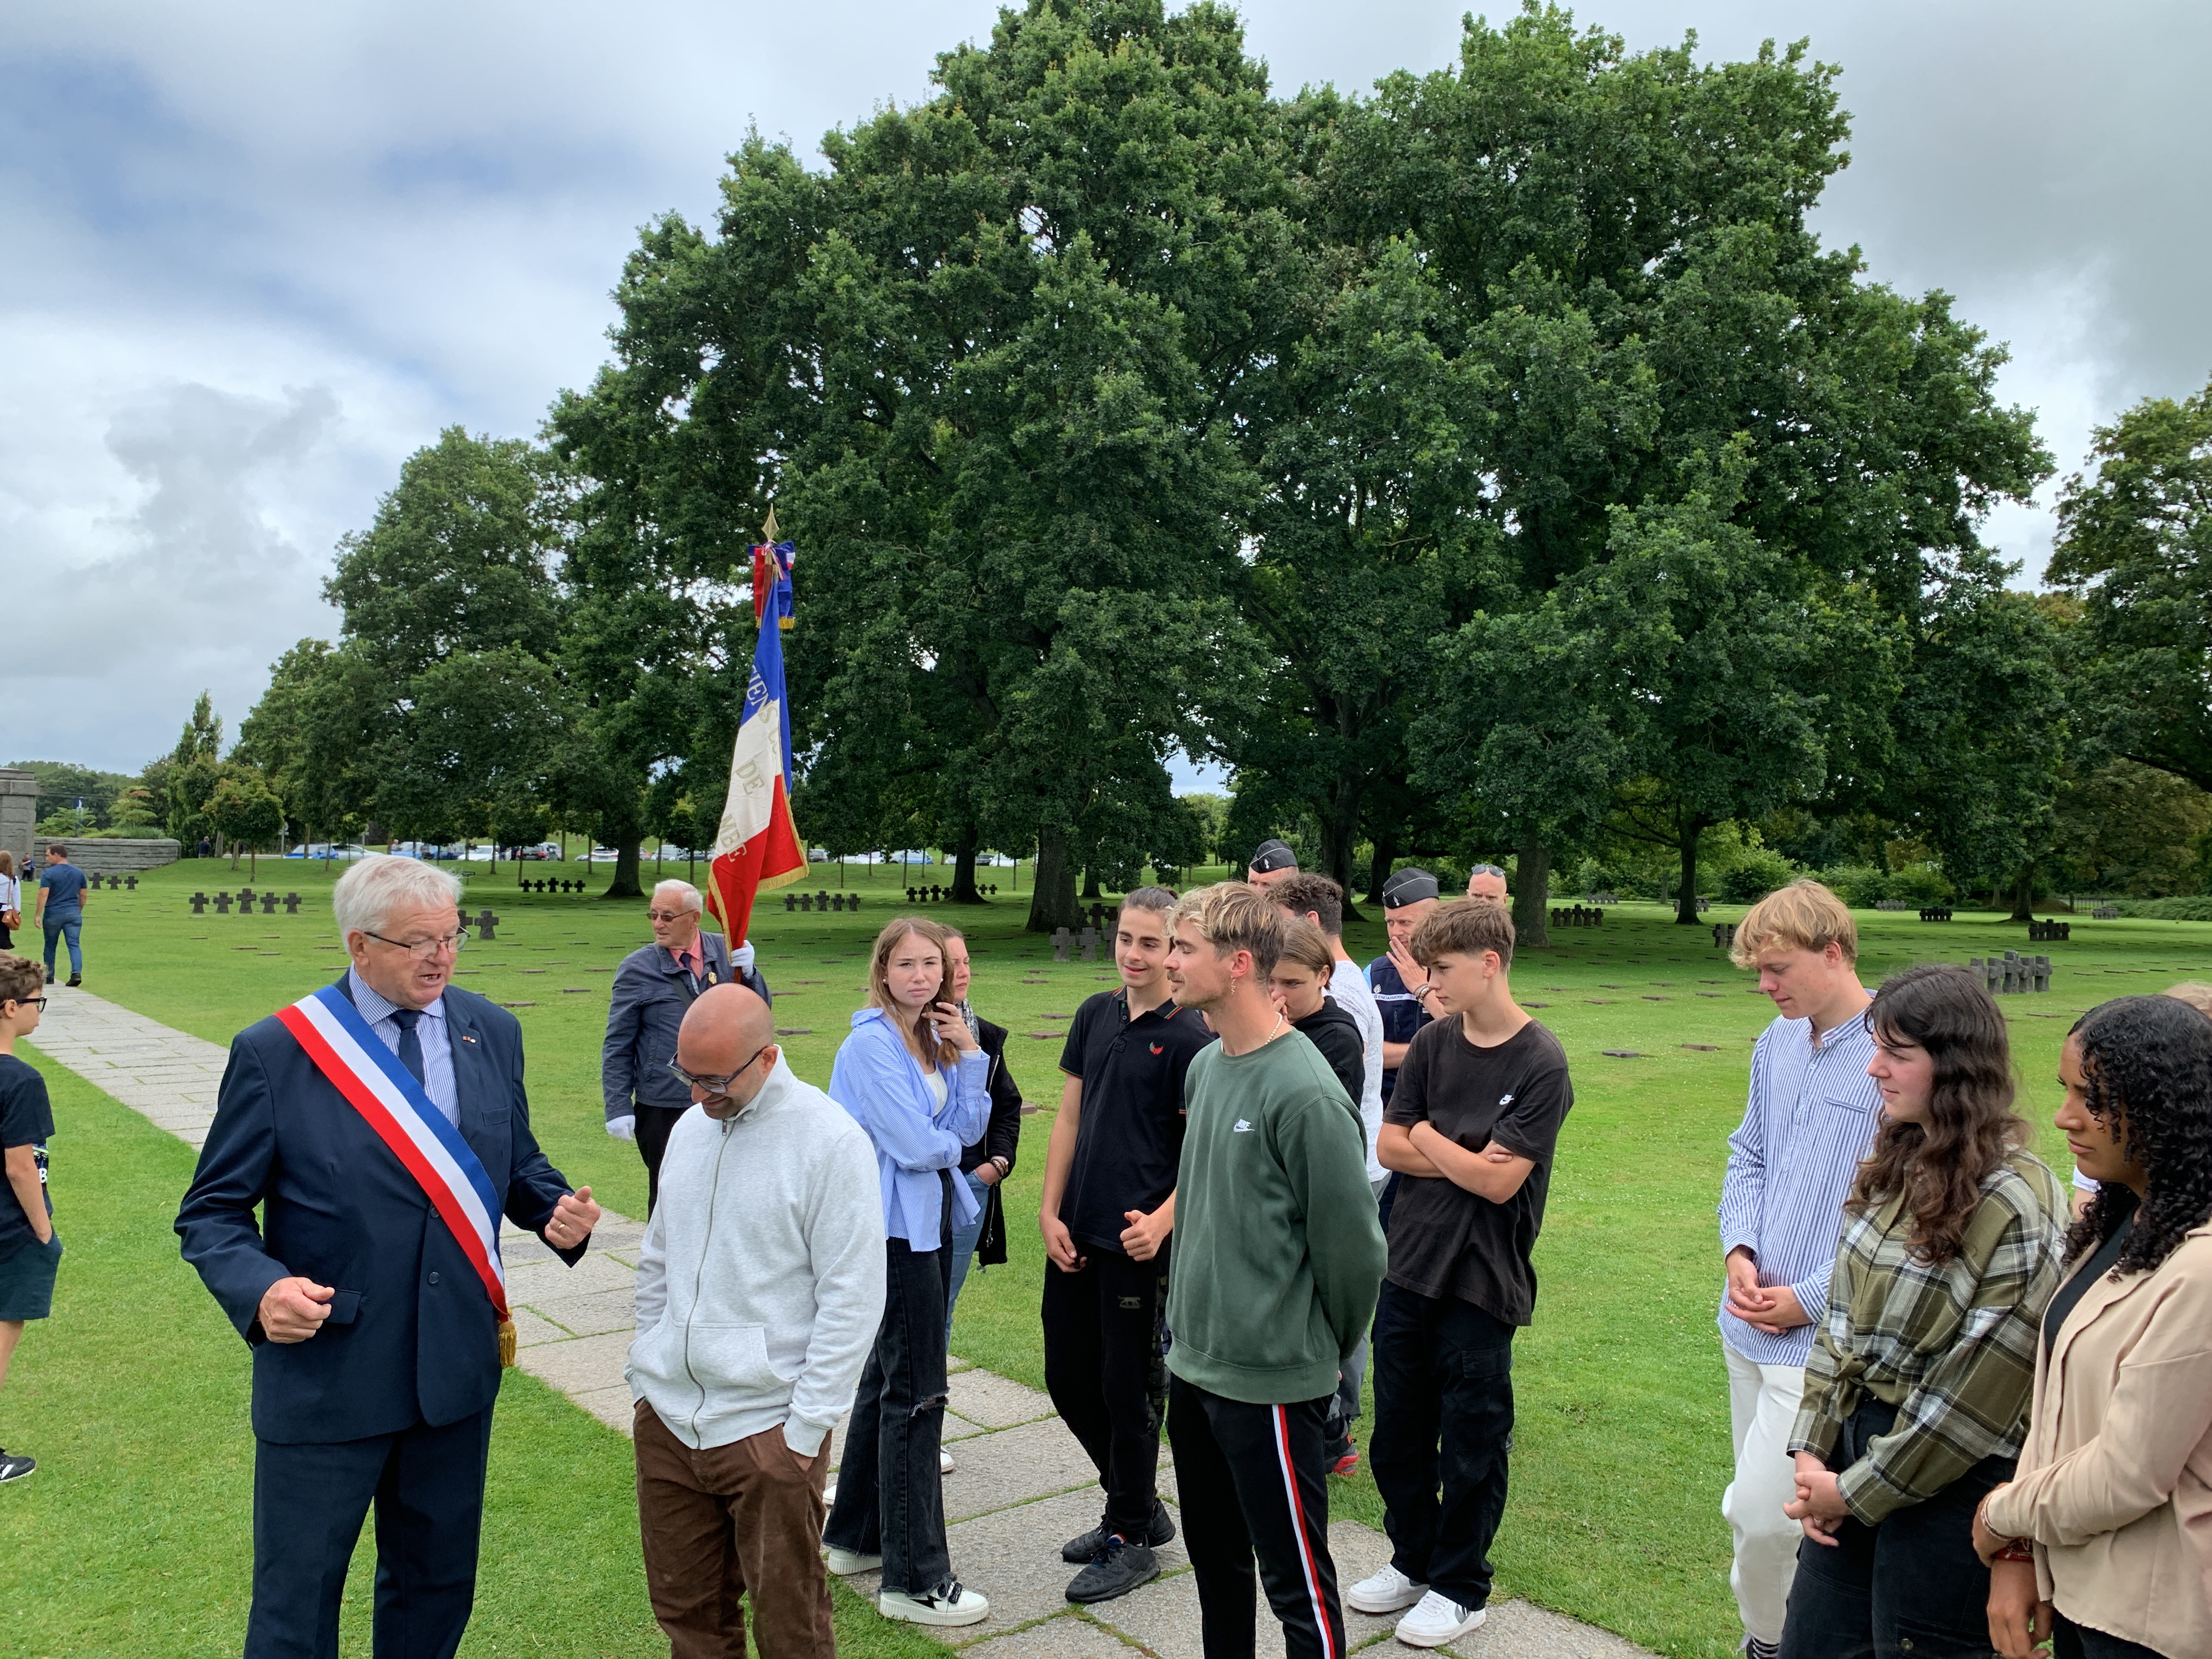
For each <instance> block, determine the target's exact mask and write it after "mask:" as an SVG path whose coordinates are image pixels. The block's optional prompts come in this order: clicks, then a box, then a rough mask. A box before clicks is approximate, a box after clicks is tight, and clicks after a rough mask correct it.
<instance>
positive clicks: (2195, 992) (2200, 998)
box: [2166, 979, 2212, 1014]
mask: <svg viewBox="0 0 2212 1659" xmlns="http://www.w3.org/2000/svg"><path fill="white" fill-rule="evenodd" d="M2166 995H2168V996H2170V997H2172V999H2173V1000H2175V1001H2176V1002H2185V1003H2187V1004H2188V1005H2189V1006H2191V1007H2192V1008H2194V1009H2195V1010H2196V1011H2197V1012H2198V1013H2200V1014H2212V985H2207V984H2206V983H2205V982H2204V981H2203V980H2201V979H2185V980H2184V981H2181V983H2180V984H2179V985H2169V986H2167V987H2166Z"/></svg>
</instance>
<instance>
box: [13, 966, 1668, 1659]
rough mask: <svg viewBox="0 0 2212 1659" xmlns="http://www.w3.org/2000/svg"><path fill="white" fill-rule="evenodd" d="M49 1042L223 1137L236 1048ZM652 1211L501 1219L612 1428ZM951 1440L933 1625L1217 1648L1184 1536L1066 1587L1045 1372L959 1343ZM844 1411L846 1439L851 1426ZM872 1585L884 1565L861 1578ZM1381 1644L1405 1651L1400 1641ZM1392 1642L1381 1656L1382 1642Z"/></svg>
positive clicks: (1507, 1642)
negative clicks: (1097, 1595) (973, 1606)
mask: <svg viewBox="0 0 2212 1659" xmlns="http://www.w3.org/2000/svg"><path fill="white" fill-rule="evenodd" d="M48 995H49V998H50V1000H49V1001H48V1003H47V1005H46V1017H45V1018H44V1019H43V1020H42V1021H41V1023H40V1028H39V1030H38V1033H37V1035H36V1036H34V1037H33V1038H32V1041H33V1042H34V1043H35V1044H36V1045H37V1047H38V1048H39V1049H40V1051H41V1052H42V1053H44V1054H46V1055H48V1056H49V1057H51V1058H52V1059H53V1060H56V1061H58V1062H59V1063H60V1064H62V1065H64V1066H68V1067H69V1068H70V1070H71V1071H73V1072H75V1073H76V1074H77V1075H78V1076H80V1077H82V1078H83V1079H85V1080H86V1081H87V1082H88V1083H91V1084H93V1085H95V1086H97V1087H99V1088H100V1089H102V1090H105V1091H106V1092H107V1093H108V1094H110V1095H112V1096H113V1097H115V1098H116V1099H117V1100H119V1101H121V1102H122V1103H124V1104H125V1105H126V1106H128V1107H130V1108H131V1109H132V1110H134V1111H137V1112H138V1113H141V1114H143V1115H144V1116H145V1117H146V1118H147V1119H148V1120H149V1121H151V1122H153V1123H155V1124H156V1125H158V1126H159V1127H161V1128H164V1129H167V1130H168V1131H169V1132H170V1133H172V1134H173V1135H175V1136H176V1137H177V1138H178V1139H180V1140H183V1141H184V1142H185V1143H186V1144H187V1145H188V1146H193V1147H195V1148H197V1147H198V1146H200V1145H201V1144H202V1143H203V1142H204V1140H205V1139H207V1130H208V1125H209V1124H210V1122H211V1121H213V1119H214V1116H215V1097H216V1085H217V1084H218V1083H219V1082H220V1081H221V1079H222V1068H223V1062H224V1060H225V1059H226V1057H227V1055H228V1050H227V1049H225V1048H222V1047H221V1046H219V1045H218V1044H216V1043H212V1042H204V1041H203V1040H202V1039H200V1038H198V1037H195V1036H186V1035H185V1033H184V1032H182V1031H178V1030H173V1029H172V1028H170V1027H168V1026H166V1025H163V1024H160V1023H159V1022H158V1021H155V1020H152V1019H149V1018H146V1017H145V1016H144V1015H143V1014H135V1013H132V1012H131V1011H130V1010H129V1009H127V1008H124V1007H121V1006H118V1005H117V1004H115V1003H112V1002H109V1001H106V1000H104V999H102V998H100V997H96V996H94V995H92V994H89V993H88V992H86V991H83V990H76V991H71V990H70V989H68V988H67V987H64V986H60V985H55V986H52V987H48ZM644 1231H645V1230H644V1227H643V1226H642V1225H641V1224H640V1223H638V1222H636V1221H634V1220H632V1219H630V1218H629V1217H627V1216H621V1215H617V1214H614V1213H613V1212H607V1213H606V1214H605V1217H604V1218H603V1219H602V1220H601V1222H600V1224H599V1229H598V1231H596V1232H595V1233H594V1234H593V1235H592V1250H591V1253H590V1254H589V1255H586V1256H585V1257H584V1259H583V1260H582V1261H580V1262H579V1263H578V1264H577V1265H576V1266H575V1267H563V1266H562V1263H561V1262H560V1261H558V1260H557V1259H556V1257H555V1256H554V1255H553V1254H552V1252H551V1251H550V1250H548V1249H546V1248H545V1246H544V1244H543V1243H540V1242H539V1241H538V1239H537V1238H536V1237H533V1236H532V1235H530V1234H528V1233H523V1232H519V1231H516V1230H515V1229H514V1228H513V1226H512V1225H507V1226H506V1227H504V1228H503V1230H502V1232H501V1253H502V1254H503V1255H504V1256H505V1257H506V1261H507V1300H508V1303H509V1304H510V1305H511V1306H512V1307H513V1310H514V1317H515V1323H516V1326H517V1328H518V1335H519V1338H520V1363H521V1367H522V1369H523V1370H526V1371H528V1372H529V1373H530V1374H531V1375H532V1376H536V1377H538V1378H540V1379H542V1380H543V1381H544V1382H545V1383H550V1385H551V1386H553V1387H554V1388H556V1389H560V1390H561V1392H562V1393H563V1394H565V1395H568V1397H569V1398H570V1399H571V1400H574V1401H575V1402H576V1403H577V1404H578V1405H579V1406H581V1407H583V1408H584V1409H585V1410H586V1411H588V1412H590V1413H592V1415H593V1416H594V1417H597V1418H598V1419H599V1420H600V1421H602V1422H604V1423H605V1424H607V1425H610V1426H611V1427H613V1428H615V1429H618V1430H620V1431H622V1432H623V1433H624V1434H628V1433H629V1429H630V1396H629V1387H628V1385H627V1384H625V1383H623V1356H624V1354H625V1352H626V1351H627V1350H628V1348H629V1340H630V1336H631V1334H632V1331H633V1329H634V1323H633V1317H632V1295H633V1291H634V1286H635V1279H636V1273H637V1248H638V1244H639V1243H640V1241H641V1239H642V1237H643V1236H644ZM952 1364H953V1366H954V1368H955V1369H954V1374H953V1376H952V1377H951V1409H950V1411H949V1412H948V1413H946V1416H945V1449H947V1450H948V1451H950V1452H951V1454H952V1455H953V1458H954V1461H955V1462H956V1463H957V1468H956V1470H955V1471H954V1473H953V1474H949V1475H947V1476H946V1477H945V1518H946V1520H947V1521H948V1522H949V1523H950V1526H949V1528H948V1530H949V1536H950V1541H951V1551H952V1566H953V1571H956V1572H957V1573H958V1574H959V1575H960V1577H961V1578H962V1580H963V1582H965V1583H971V1584H973V1585H974V1586H975V1588H976V1589H979V1590H981V1591H982V1592H983V1594H984V1595H987V1596H988V1597H989V1598H990V1602H991V1616H990V1617H989V1618H988V1619H987V1620H984V1621H983V1622H982V1623H981V1624H980V1625H971V1626H966V1627H964V1628H963V1629H960V1630H951V1631H932V1632H928V1633H929V1634H932V1635H934V1636H938V1637H939V1638H941V1639H943V1640H944V1641H945V1644H947V1645H948V1646H951V1647H957V1648H960V1649H962V1650H963V1656H964V1655H972V1656H974V1659H1130V1653H1131V1650H1139V1651H1141V1652H1146V1653H1149V1654H1152V1655H1153V1656H1156V1659H1203V1654H1202V1650H1201V1646H1200V1640H1199V1619H1198V1587H1197V1584H1196V1583H1195V1582H1194V1580H1193V1578H1192V1577H1191V1574H1190V1563H1189V1559H1188V1556H1187V1555H1186V1554H1185V1553H1184V1552H1183V1547H1182V1541H1181V1540H1180V1539H1178V1540H1177V1541H1176V1542H1174V1543H1172V1544H1170V1545H1168V1546H1166V1547H1164V1548H1163V1549H1162V1551H1161V1552H1160V1555H1161V1559H1162V1564H1163V1565H1164V1569H1165V1571H1164V1572H1163V1573H1162V1575H1161V1577H1159V1578H1158V1580H1157V1581H1155V1582H1154V1583H1150V1584H1147V1585H1146V1586H1145V1587H1144V1588H1143V1589H1139V1590H1136V1591H1134V1592H1133V1593H1132V1594H1130V1595H1126V1596H1123V1597H1121V1599H1120V1600H1118V1601H1109V1602H1105V1603H1103V1604H1100V1605H1097V1606H1095V1607H1089V1608H1085V1609H1077V1608H1075V1607H1071V1606H1069V1604H1068V1602H1067V1601H1066V1597H1065V1596H1064V1595H1063V1594H1062V1592H1063V1591H1064V1590H1065V1589H1066V1587H1067V1582H1068V1580H1069V1579H1070V1578H1071V1577H1073V1576H1074V1573H1075V1569H1074V1568H1073V1567H1070V1566H1068V1565H1066V1564H1065V1563H1064V1562H1062V1561H1061V1560H1060V1544H1061V1542H1062V1541H1065V1540H1066V1539H1068V1538H1072V1537H1073V1536H1074V1535H1075V1534H1078V1533H1080V1532H1084V1531H1086V1530H1088V1529H1089V1528H1091V1527H1092V1526H1095V1525H1096V1524H1097V1520H1098V1512H1099V1509H1100V1501H1099V1494H1098V1488H1097V1477H1096V1474H1095V1471H1093V1469H1092V1468H1091V1462H1090V1460H1089V1459H1088V1458H1087V1457H1085V1455H1084V1453H1083V1449H1082V1448H1081V1447H1080V1446H1079V1445H1078V1444H1077V1443H1076V1440H1075V1437H1074V1436H1073V1435H1071V1434H1070V1433H1068V1431H1066V1429H1065V1428H1063V1427H1062V1426H1061V1425H1060V1419H1058V1417H1056V1416H1055V1415H1054V1412H1053V1409H1052V1401H1050V1400H1049V1399H1048V1397H1047V1396H1045V1395H1042V1394H1040V1393H1038V1392H1037V1391H1036V1389H1030V1388H1027V1387H1025V1386H1024V1385H1023V1384H1021V1383H1016V1382H1014V1381H1012V1379H1010V1378H1007V1377H1003V1376H997V1375H996V1374H994V1373H993V1372H990V1371H987V1370H981V1369H980V1368H978V1367H975V1366H971V1365H969V1364H966V1362H964V1361H962V1360H957V1359H956V1360H954V1361H953V1362H952ZM844 1429H845V1425H843V1424H842V1423H841V1424H839V1425H838V1428H837V1434H836V1440H835V1442H834V1443H833V1449H834V1448H835V1447H837V1446H842V1444H843V1443H844V1439H845V1434H844ZM1160 1488H1161V1492H1162V1495H1163V1496H1164V1497H1165V1498H1167V1499H1168V1500H1169V1502H1170V1504H1172V1503H1173V1502H1174V1501H1175V1498H1176V1490H1175V1471H1174V1468H1173V1467H1172V1464H1171V1462H1170V1460H1169V1459H1168V1457H1167V1456H1166V1455H1165V1454H1164V1453H1163V1455H1162V1458H1161V1467H1160ZM1329 1548H1330V1552H1331V1553H1332V1554H1333V1555H1334V1557H1335V1560H1336V1571H1337V1577H1338V1580H1339V1582H1340V1583H1343V1584H1346V1585H1349V1584H1351V1583H1354V1582H1356V1581H1357V1580H1358V1579H1361V1578H1364V1577H1366V1576H1367V1575H1368V1574H1369V1573H1370V1572H1373V1571H1375V1570H1376V1568H1378V1567H1380V1566H1381V1565H1383V1563H1384V1562H1386V1561H1388V1560H1389V1556H1390V1549H1389V1543H1388V1541H1386V1540H1385V1539H1384V1538H1383V1535H1382V1534H1380V1533H1378V1532H1376V1531H1375V1530H1374V1529H1373V1528H1370V1527H1367V1526H1364V1525H1363V1524H1361V1523H1360V1522H1357V1521H1338V1522H1334V1523H1333V1524H1332V1525H1331V1526H1330V1528H1329ZM846 1582H847V1583H848V1584H849V1585H850V1586H851V1587H852V1588H853V1589H854V1590H855V1591H857V1592H859V1593H860V1594H861V1595H866V1596H868V1597H870V1598H871V1599H872V1597H873V1595H874V1592H875V1587H876V1575H875V1574H873V1573H867V1574H863V1575H860V1576H858V1577H853V1578H850V1579H848V1580H847V1581H846ZM1391 1623H1392V1621H1391V1620H1389V1619H1371V1618H1369V1617H1367V1616H1365V1615H1364V1614H1362V1613H1352V1612H1350V1611H1347V1612H1346V1614H1345V1633H1346V1637H1347V1638H1349V1641H1350V1644H1351V1646H1352V1648H1354V1649H1359V1648H1364V1647H1367V1646H1370V1644H1377V1643H1382V1642H1384V1641H1385V1640H1386V1639H1387V1638H1389V1633H1390V1626H1391ZM1260 1626H1261V1627H1260V1632H1259V1638H1260V1640H1259V1651H1260V1655H1261V1659H1278V1656H1280V1655H1281V1653H1282V1651H1283V1646H1282V1632H1281V1630H1280V1628H1279V1626H1277V1625H1276V1624H1275V1622H1274V1620H1273V1619H1272V1618H1270V1617H1268V1616H1267V1613H1266V1611H1265V1607H1264V1605H1263V1607H1262V1610H1261V1619H1260ZM1382 1651H1383V1652H1391V1651H1399V1652H1402V1651H1407V1650H1402V1649H1395V1648H1390V1649H1385V1650H1382ZM1445 1651H1448V1652H1449V1653H1452V1654H1455V1655H1457V1656H1459V1659H1504V1656H1507V1655H1512V1656H1515V1659H1644V1655H1645V1650H1644V1649H1642V1648H1638V1647H1637V1646H1635V1645H1634V1644H1632V1643H1629V1642H1626V1641H1625V1640H1623V1639H1622V1638H1620V1637H1618V1636H1615V1635H1613V1634H1612V1633H1611V1632H1608V1631H1602V1630H1599V1629H1597V1628H1595V1626H1589V1625H1584V1624H1580V1623H1577V1621H1576V1620H1571V1619H1566V1618H1563V1617H1561V1616H1560V1615H1559V1614H1558V1613H1548V1612H1546V1611H1545V1610H1544V1609H1542V1608H1541V1607H1532V1606H1531V1605H1530V1604H1528V1602H1526V1601H1506V1602H1503V1603H1500V1604H1498V1605H1497V1606H1495V1607H1492V1609H1491V1613H1490V1618H1489V1620H1487V1621H1486V1623H1485V1624H1484V1626H1482V1628H1481V1629H1480V1630H1479V1631H1477V1632H1474V1634H1473V1635H1472V1636H1470V1637H1468V1638H1465V1639H1463V1640H1462V1641H1460V1642H1456V1643H1454V1644H1452V1646H1451V1647H1450V1648H1449V1649H1448V1650H1445ZM1378 1659H1380V1655H1379V1654H1378Z"/></svg>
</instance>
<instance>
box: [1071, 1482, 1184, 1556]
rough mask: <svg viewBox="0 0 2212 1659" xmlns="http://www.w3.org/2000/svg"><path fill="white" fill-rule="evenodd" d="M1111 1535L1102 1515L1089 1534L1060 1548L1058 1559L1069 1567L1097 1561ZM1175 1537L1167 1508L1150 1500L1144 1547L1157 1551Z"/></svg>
mask: <svg viewBox="0 0 2212 1659" xmlns="http://www.w3.org/2000/svg"><path fill="white" fill-rule="evenodd" d="M1113 1535H1114V1534H1113V1532H1112V1530H1111V1529H1110V1528H1109V1527H1108V1526H1107V1524H1106V1517H1105V1516H1103V1515H1102V1516H1099V1517H1098V1524H1097V1526H1095V1527H1093V1528H1091V1530H1090V1531H1089V1532H1086V1533H1085V1534H1083V1535H1082V1536H1081V1537H1079V1538H1071V1539H1069V1540H1068V1541H1066V1543H1065V1544H1062V1545H1061V1546H1060V1559H1061V1560H1063V1561H1065V1562H1066V1563H1067V1564H1068V1565H1071V1566H1074V1565H1080V1564H1081V1563H1083V1562H1085V1561H1094V1560H1096V1559H1097V1557H1098V1552H1099V1551H1101V1550H1103V1549H1104V1548H1105V1547H1106V1541H1107V1540H1108V1539H1109V1538H1110V1537H1112V1536H1113ZM1175 1535H1176V1525H1175V1522H1174V1520H1173V1518H1172V1517H1171V1516H1169V1514H1168V1506H1167V1505H1166V1504H1164V1503H1162V1502H1161V1501H1160V1500H1159V1499H1158V1498H1154V1499H1152V1525H1151V1526H1149V1527H1147V1528H1145V1543H1146V1547H1149V1548H1152V1549H1158V1548H1159V1547H1160V1546H1161V1545H1163V1544H1168V1543H1172V1542H1174V1541H1175Z"/></svg>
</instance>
